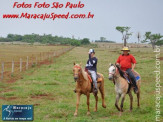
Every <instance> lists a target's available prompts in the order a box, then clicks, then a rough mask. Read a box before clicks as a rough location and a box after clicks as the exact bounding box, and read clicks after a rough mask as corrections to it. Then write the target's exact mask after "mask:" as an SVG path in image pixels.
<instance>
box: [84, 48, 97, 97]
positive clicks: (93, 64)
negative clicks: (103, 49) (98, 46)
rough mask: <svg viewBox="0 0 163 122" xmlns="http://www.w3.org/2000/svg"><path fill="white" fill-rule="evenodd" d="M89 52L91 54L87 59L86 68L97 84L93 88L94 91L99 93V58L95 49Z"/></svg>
mask: <svg viewBox="0 0 163 122" xmlns="http://www.w3.org/2000/svg"><path fill="white" fill-rule="evenodd" d="M88 54H89V59H88V61H87V64H86V67H85V68H86V70H88V71H89V73H90V74H91V76H92V80H93V84H94V86H95V88H94V89H93V92H94V93H95V94H97V92H98V90H97V58H96V57H95V56H94V55H95V51H94V49H90V50H89V52H88Z"/></svg>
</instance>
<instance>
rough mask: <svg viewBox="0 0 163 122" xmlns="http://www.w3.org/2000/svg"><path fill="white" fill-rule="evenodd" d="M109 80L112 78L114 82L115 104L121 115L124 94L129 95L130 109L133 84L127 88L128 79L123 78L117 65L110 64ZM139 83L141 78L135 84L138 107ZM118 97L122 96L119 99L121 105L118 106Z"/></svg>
mask: <svg viewBox="0 0 163 122" xmlns="http://www.w3.org/2000/svg"><path fill="white" fill-rule="evenodd" d="M136 73H137V72H136ZM137 74H138V73H137ZM138 75H139V74H138ZM139 76H140V75H139ZM109 80H113V81H114V84H115V91H116V101H115V106H116V108H117V109H118V111H120V115H121V112H123V102H124V100H125V96H126V94H128V95H129V97H130V111H132V102H133V96H132V89H133V86H131V88H130V89H129V84H128V81H127V80H126V79H125V78H124V76H123V72H122V71H121V69H120V67H119V65H113V64H110V67H109ZM140 84H141V78H140V79H139V80H138V81H137V86H138V93H137V102H138V103H137V106H138V107H139V106H140V104H139V99H140ZM120 97H122V100H121V106H120V108H119V106H118V102H119V99H120Z"/></svg>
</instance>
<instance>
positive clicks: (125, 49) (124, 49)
mask: <svg viewBox="0 0 163 122" xmlns="http://www.w3.org/2000/svg"><path fill="white" fill-rule="evenodd" d="M121 51H130V50H129V48H128V47H123V49H122V50H121Z"/></svg>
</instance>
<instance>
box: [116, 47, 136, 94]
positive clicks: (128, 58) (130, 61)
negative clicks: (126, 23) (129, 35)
mask: <svg viewBox="0 0 163 122" xmlns="http://www.w3.org/2000/svg"><path fill="white" fill-rule="evenodd" d="M121 51H123V54H122V55H120V56H119V57H118V59H117V64H120V66H121V69H122V70H123V71H126V72H127V74H128V75H129V77H130V78H131V80H132V83H133V85H134V92H135V93H137V92H138V88H137V85H136V78H135V76H134V74H133V72H132V71H134V68H135V65H136V60H135V58H134V56H133V55H131V54H129V51H130V50H129V48H128V47H124V48H123V49H122V50H121Z"/></svg>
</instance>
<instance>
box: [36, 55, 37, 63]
mask: <svg viewBox="0 0 163 122" xmlns="http://www.w3.org/2000/svg"><path fill="white" fill-rule="evenodd" d="M36 65H37V56H36Z"/></svg>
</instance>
